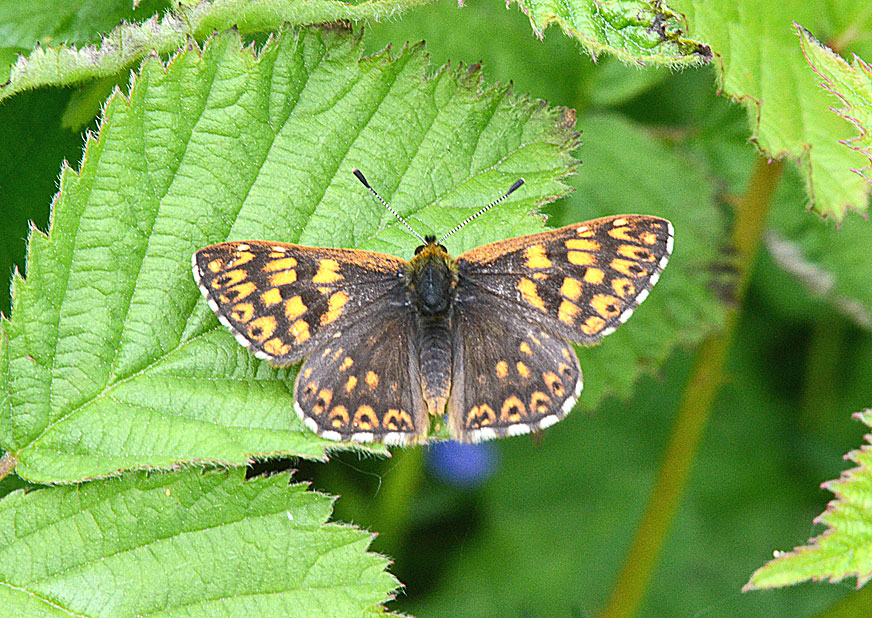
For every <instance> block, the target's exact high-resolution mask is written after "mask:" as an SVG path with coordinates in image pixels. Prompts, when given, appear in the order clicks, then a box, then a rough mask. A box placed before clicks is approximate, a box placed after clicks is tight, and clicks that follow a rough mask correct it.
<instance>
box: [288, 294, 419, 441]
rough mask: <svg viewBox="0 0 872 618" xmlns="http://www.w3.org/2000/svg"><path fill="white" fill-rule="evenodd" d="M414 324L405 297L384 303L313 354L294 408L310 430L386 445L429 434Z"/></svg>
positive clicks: (303, 370)
mask: <svg viewBox="0 0 872 618" xmlns="http://www.w3.org/2000/svg"><path fill="white" fill-rule="evenodd" d="M413 320H414V316H413V315H412V314H411V313H410V312H409V311H408V309H407V308H406V307H405V305H404V298H401V297H395V298H393V299H392V300H390V301H387V300H385V301H380V302H379V306H378V307H377V310H375V311H371V312H369V313H368V314H367V315H366V316H364V317H362V318H361V319H360V320H358V321H356V322H355V323H354V324H352V325H350V326H349V328H348V329H347V330H345V331H343V333H342V335H341V336H340V337H331V338H330V340H328V341H327V343H326V344H325V345H324V346H322V347H321V348H319V349H316V350H314V351H313V352H312V354H311V355H310V356H309V358H307V359H306V361H305V362H304V363H303V365H302V366H301V367H300V373H299V374H298V375H297V384H296V389H295V392H296V402H295V404H294V406H295V408H296V410H297V414H298V415H299V416H300V418H302V419H303V421H304V422H305V423H306V425H307V426H308V427H309V428H310V429H312V430H313V431H314V432H315V433H317V434H319V435H321V436H323V437H325V438H329V439H332V440H355V441H360V442H372V441H378V442H385V443H387V444H407V443H409V442H414V441H416V440H417V439H418V438H420V437H423V436H425V435H426V433H427V430H428V429H429V423H428V418H427V412H426V409H425V407H424V402H423V399H422V396H421V379H420V376H419V372H418V362H417V359H416V355H415V352H414V342H413V341H412V336H411V333H412V332H413V329H412V325H411V322H412V321H413Z"/></svg>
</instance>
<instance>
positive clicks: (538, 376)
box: [448, 215, 673, 442]
mask: <svg viewBox="0 0 872 618" xmlns="http://www.w3.org/2000/svg"><path fill="white" fill-rule="evenodd" d="M672 239H673V230H672V225H671V224H670V223H669V222H668V221H666V220H665V219H660V218H657V217H649V216H641V215H625V216H619V217H606V218H603V219H596V220H594V221H588V222H586V223H580V224H576V225H571V226H567V227H564V228H560V229H557V230H552V231H548V232H543V233H541V234H533V235H530V236H522V237H518V238H511V239H508V240H504V241H500V242H497V243H493V244H490V245H485V246H483V247H479V248H476V249H473V250H471V251H468V252H466V253H464V254H462V255H460V256H459V257H458V258H457V264H458V271H459V279H458V284H457V292H456V298H455V315H454V321H455V324H456V333H455V335H456V337H455V341H454V374H453V376H452V391H451V398H450V400H449V404H448V415H449V426H450V427H451V430H452V434H453V435H454V436H456V437H457V438H458V439H460V440H463V441H473V442H475V441H479V440H486V439H491V438H496V437H500V436H504V435H516V434H520V433H526V432H528V431H531V430H537V429H544V428H545V427H548V426H549V425H552V424H554V423H556V422H557V421H559V420H560V419H562V418H563V417H564V416H565V415H566V414H568V413H569V411H570V410H571V409H572V406H573V405H574V404H575V402H576V400H577V399H578V396H579V394H580V393H581V388H582V375H581V369H580V368H579V365H578V359H577V357H576V355H575V352H574V350H572V349H571V347H570V346H569V345H568V344H567V343H566V340H570V341H575V342H579V343H583V344H593V343H596V342H597V341H599V340H600V339H601V338H602V337H604V336H605V335H608V334H609V333H611V332H613V331H614V330H615V329H616V328H617V327H618V326H620V325H621V324H622V323H623V322H625V321H626V320H627V318H629V317H630V314H631V313H632V312H633V310H634V309H635V308H636V307H637V306H638V305H639V303H641V302H642V301H643V300H644V299H645V298H646V297H647V296H648V293H649V292H650V290H651V288H652V287H653V286H654V284H655V283H656V282H657V279H658V278H659V276H660V273H661V272H662V270H663V268H664V267H665V266H666V262H667V261H668V260H669V255H670V253H671V251H672V244H673V240H672Z"/></svg>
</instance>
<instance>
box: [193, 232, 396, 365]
mask: <svg viewBox="0 0 872 618" xmlns="http://www.w3.org/2000/svg"><path fill="white" fill-rule="evenodd" d="M192 262H193V270H194V279H195V280H196V281H197V284H198V285H199V287H200V290H201V291H202V293H203V295H204V296H205V297H206V300H207V301H208V302H209V306H210V307H211V308H212V310H213V311H214V312H215V314H216V315H217V316H218V319H219V320H220V321H221V323H222V324H224V325H225V326H227V327H228V328H229V329H230V331H231V332H232V333H233V334H234V336H235V337H236V339H237V340H238V341H239V342H240V343H241V344H242V345H244V346H246V347H247V348H249V349H250V350H251V351H252V352H253V353H254V355H255V356H257V357H258V358H262V359H266V360H269V361H271V362H272V363H274V364H276V365H286V364H290V363H294V362H297V361H299V360H300V359H302V358H303V357H304V356H306V355H307V354H309V353H311V352H312V351H313V350H315V349H317V348H319V347H321V346H322V344H323V342H325V341H327V340H329V339H330V338H332V337H335V336H338V335H337V334H338V333H342V331H343V330H344V329H346V328H347V326H348V325H349V324H351V323H353V322H355V321H359V320H361V319H363V318H364V317H365V315H367V314H368V313H369V312H370V311H372V310H373V309H374V308H376V307H377V306H378V303H379V302H380V301H383V300H387V299H392V298H398V297H403V286H402V281H401V278H400V276H401V274H402V272H403V269H404V268H405V265H406V262H405V261H404V260H401V259H400V258H397V257H394V256H390V255H384V254H380V253H371V252H368V251H355V250H350V249H328V248H316V247H303V246H300V245H293V244H288V243H273V242H263V241H251V240H249V241H241V242H225V243H220V244H217V245H211V246H209V247H205V248H203V249H200V250H199V251H197V252H196V253H195V254H194V256H193V258H192Z"/></svg>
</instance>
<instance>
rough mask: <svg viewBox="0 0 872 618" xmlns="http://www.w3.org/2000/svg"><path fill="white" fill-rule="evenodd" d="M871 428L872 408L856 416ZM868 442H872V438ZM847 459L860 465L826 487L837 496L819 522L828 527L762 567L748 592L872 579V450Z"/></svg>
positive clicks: (819, 518) (756, 573)
mask: <svg viewBox="0 0 872 618" xmlns="http://www.w3.org/2000/svg"><path fill="white" fill-rule="evenodd" d="M855 416H856V417H857V418H858V419H860V420H861V421H863V423H865V424H866V425H868V426H869V427H872V410H866V411H865V412H862V413H859V414H856V415H855ZM866 441H867V442H870V443H872V436H869V435H867V436H866ZM847 458H848V459H850V460H851V461H853V462H854V463H855V464H857V467H856V468H853V469H851V470H849V471H847V472H845V473H843V474H842V477H841V478H840V479H839V480H837V481H830V482H828V483H824V485H823V487H824V488H825V489H828V490H830V491H831V492H833V493H834V494H835V495H836V499H835V500H833V501H831V502H830V503H829V505H827V510H826V511H824V512H823V513H821V514H820V515H819V516H818V517H817V518H816V519H815V520H814V521H815V523H818V524H824V525H825V526H827V530H826V531H825V532H824V533H823V534H821V535H820V536H817V537H815V538H813V539H812V540H811V541H810V544H809V545H806V546H803V547H797V548H795V549H794V550H793V551H791V552H787V553H782V552H779V553H778V554H777V555H776V557H775V559H774V560H771V561H770V562H768V563H767V564H766V565H765V566H763V567H761V568H759V569H758V570H757V571H755V572H754V575H752V576H751V580H750V581H749V582H748V583H747V584H746V585H745V590H755V589H761V588H777V587H781V586H789V585H791V584H796V583H799V582H801V581H805V580H808V579H815V580H822V579H829V580H830V581H831V582H838V581H841V580H843V579H844V578H846V577H856V578H857V587H858V588H859V587H861V586H863V585H864V584H865V583H866V582H867V581H869V579H870V577H872V553H870V548H869V537H870V535H872V512H870V510H869V501H870V496H872V450H870V449H869V448H868V446H866V447H864V448H861V449H858V450H856V451H851V452H850V453H848V456H847Z"/></svg>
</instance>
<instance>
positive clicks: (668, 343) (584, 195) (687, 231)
mask: <svg viewBox="0 0 872 618" xmlns="http://www.w3.org/2000/svg"><path fill="white" fill-rule="evenodd" d="M579 124H580V127H581V129H582V132H583V135H584V148H583V149H582V154H583V160H584V164H583V165H582V167H581V168H580V170H579V174H578V175H577V176H576V177H574V178H573V179H572V180H571V184H572V185H573V187H574V188H575V189H576V190H575V191H574V192H573V193H572V194H571V195H570V198H569V201H568V204H567V205H566V208H564V209H562V210H561V211H560V212H558V213H555V216H554V218H553V220H551V222H552V223H553V224H554V225H563V224H568V223H570V222H572V221H582V220H585V219H592V218H594V217H600V216H606V215H615V214H621V213H644V214H651V215H658V216H662V217H666V218H667V219H669V220H670V221H672V224H673V226H674V227H675V249H674V251H673V255H672V258H671V259H670V261H669V264H668V265H667V267H666V270H665V271H663V275H662V276H661V277H660V280H659V281H658V282H657V286H656V287H655V288H654V290H653V291H652V292H651V295H650V296H649V297H648V298H647V299H646V300H645V302H644V304H642V306H640V307H639V308H638V309H637V310H636V311H635V312H634V313H633V316H632V317H631V318H630V321H629V322H627V324H625V325H624V326H622V327H621V328H620V329H618V331H617V332H615V333H614V334H613V335H609V336H608V338H606V339H605V340H604V341H603V343H602V345H599V346H596V347H593V348H589V349H581V350H580V351H579V360H580V362H581V367H582V370H583V372H584V391H583V392H582V395H581V399H580V403H581V406H583V407H584V408H588V409H591V408H594V407H595V406H597V405H598V404H599V403H600V402H601V400H602V399H603V397H605V396H606V395H609V394H611V395H617V396H626V395H628V394H629V393H630V392H631V389H632V386H633V384H634V383H635V382H636V380H637V379H638V378H639V375H640V374H641V373H650V372H653V371H657V370H658V369H659V368H660V367H661V365H662V364H663V362H664V361H665V360H666V359H667V358H668V357H669V355H670V354H671V353H672V351H673V349H674V348H675V346H678V345H689V344H694V343H696V342H698V341H699V340H700V339H702V337H703V336H705V335H706V334H708V333H711V332H712V331H714V330H717V329H719V328H720V327H721V326H723V323H724V317H725V312H724V310H725V304H726V302H725V301H726V300H727V298H724V297H719V292H720V293H721V294H722V293H723V292H724V291H725V289H724V288H725V286H727V285H728V284H729V283H730V279H729V278H723V277H718V276H717V274H716V273H717V272H718V271H720V270H722V269H723V266H724V264H723V261H724V260H723V256H722V251H723V250H724V249H725V248H726V247H727V246H729V242H730V241H729V239H728V238H727V234H726V226H725V221H724V220H723V217H722V216H721V214H720V212H719V210H718V208H717V207H716V206H715V200H714V191H713V189H712V187H711V186H710V185H709V183H708V180H707V179H706V177H705V176H704V175H703V174H702V173H701V172H700V171H699V170H697V169H695V168H694V167H693V166H692V165H690V164H689V163H687V162H686V161H684V160H682V159H681V158H680V157H678V156H676V154H675V153H673V152H670V151H669V150H668V149H667V148H666V147H665V146H664V145H663V144H661V143H660V142H659V141H657V140H656V139H654V138H652V137H650V136H648V135H647V134H646V133H645V132H644V130H643V129H641V127H639V126H638V125H635V124H633V123H631V122H629V121H627V120H624V119H622V118H621V117H620V116H617V115H605V114H604V115H593V116H588V117H586V118H585V119H583V120H582V121H581V122H580V123H579ZM627 187H632V190H631V191H628V190H627ZM689 205H693V207H692V208H691V207H689Z"/></svg>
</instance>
